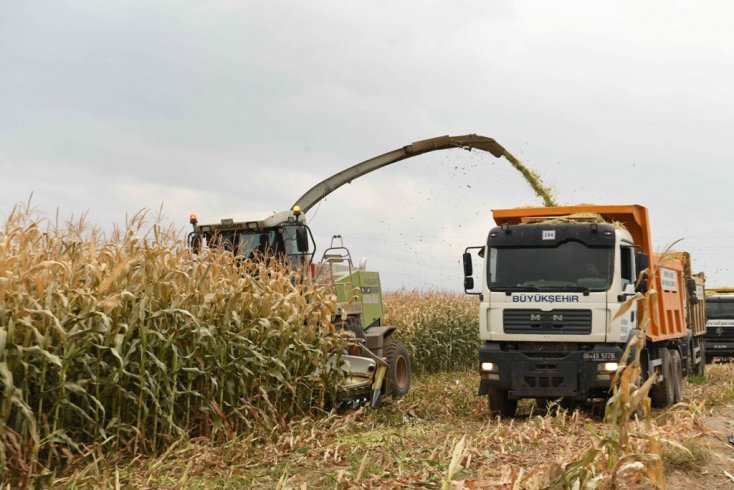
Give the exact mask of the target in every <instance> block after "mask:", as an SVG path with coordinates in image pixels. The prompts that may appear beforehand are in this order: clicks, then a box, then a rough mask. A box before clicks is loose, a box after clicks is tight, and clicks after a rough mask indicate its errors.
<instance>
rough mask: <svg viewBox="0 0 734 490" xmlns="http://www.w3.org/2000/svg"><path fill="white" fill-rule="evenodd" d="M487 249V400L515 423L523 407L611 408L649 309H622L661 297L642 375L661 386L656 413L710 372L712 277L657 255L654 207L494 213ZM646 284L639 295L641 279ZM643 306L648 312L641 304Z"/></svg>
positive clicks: (483, 350) (482, 358)
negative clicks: (643, 275)
mask: <svg viewBox="0 0 734 490" xmlns="http://www.w3.org/2000/svg"><path fill="white" fill-rule="evenodd" d="M493 216H494V220H495V222H496V224H497V225H498V226H497V227H495V228H492V229H491V230H490V232H489V235H488V237H487V242H486V244H485V245H483V246H479V247H469V248H467V251H466V253H465V254H464V273H465V276H466V278H465V289H466V290H467V292H470V293H471V292H474V291H472V290H473V289H474V280H473V266H472V255H471V253H470V250H471V249H476V250H478V251H479V255H480V256H481V257H482V258H483V262H484V264H483V267H482V280H481V281H482V284H481V291H478V292H474V294H478V295H480V299H481V305H480V319H479V325H480V339H481V347H480V351H479V364H480V373H481V381H480V388H479V393H480V395H488V399H489V409H490V411H491V412H492V413H500V414H502V415H504V416H512V415H514V413H515V411H516V409H517V401H518V400H519V399H522V398H536V399H541V400H542V399H545V400H548V399H555V398H560V397H563V398H564V399H570V400H585V399H588V398H597V397H599V398H605V397H607V396H608V395H609V389H610V386H611V380H612V377H613V375H614V373H615V372H616V370H617V368H618V367H619V363H620V362H622V359H621V357H622V354H623V352H624V349H625V345H626V344H627V342H628V341H629V340H630V339H631V338H632V337H633V336H634V335H635V334H636V333H637V332H638V322H639V320H640V317H641V315H640V313H641V312H640V311H638V305H637V304H635V305H633V306H632V307H631V308H630V309H629V310H627V311H626V312H625V313H624V314H622V315H617V313H618V312H619V311H620V308H621V306H622V305H623V304H624V303H625V301H627V299H628V298H629V297H631V296H634V295H635V293H636V292H637V291H640V292H643V293H644V292H646V291H647V290H648V288H651V289H652V288H654V289H655V290H656V291H657V295H653V296H650V298H649V299H650V300H651V303H650V304H651V305H652V311H651V312H650V313H651V314H650V323H649V326H648V329H647V339H646V346H645V349H644V352H642V353H641V354H642V355H641V361H642V364H643V372H644V373H645V375H646V376H647V377H651V376H654V377H656V379H657V382H656V383H655V385H654V386H653V388H652V390H651V393H650V395H651V398H652V401H653V405H654V406H659V407H662V406H668V405H671V404H673V403H677V402H678V401H680V400H681V398H682V389H683V388H682V386H683V383H682V378H683V376H684V374H692V373H698V374H700V375H702V374H703V370H704V365H705V353H704V345H703V334H704V332H705V318H704V314H703V308H704V294H703V290H704V280H705V278H704V276H703V274H698V275H693V274H692V273H691V263H690V256H689V255H688V254H687V253H685V252H673V253H665V254H660V255H658V254H655V253H654V252H653V249H652V242H651V233H650V227H649V219H648V212H647V209H646V208H644V207H642V206H639V205H610V206H602V205H599V206H596V205H588V206H564V207H543V208H519V209H506V210H495V211H493ZM645 269H648V270H649V271H650V277H651V278H652V279H653V283H652V284H648V282H649V281H648V280H645V281H643V282H642V283H641V284H639V285H637V282H636V281H637V278H638V275H639V273H640V272H641V271H643V270H645ZM639 307H640V308H642V307H643V306H642V304H640V305H639Z"/></svg>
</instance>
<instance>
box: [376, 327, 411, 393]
mask: <svg viewBox="0 0 734 490" xmlns="http://www.w3.org/2000/svg"><path fill="white" fill-rule="evenodd" d="M382 352H383V354H384V355H385V356H384V357H385V362H387V375H386V376H387V379H386V381H387V394H388V395H391V396H392V397H393V398H400V397H402V396H405V395H407V394H408V392H409V391H410V377H411V374H412V373H411V369H410V355H409V354H408V349H406V348H405V345H403V343H402V342H400V341H398V340H393V339H387V340H386V341H385V344H384V347H383V349H382Z"/></svg>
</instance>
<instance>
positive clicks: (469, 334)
mask: <svg viewBox="0 0 734 490" xmlns="http://www.w3.org/2000/svg"><path fill="white" fill-rule="evenodd" d="M384 303H385V322H386V324H387V325H397V326H398V330H397V331H396V333H395V335H396V336H397V337H398V338H399V339H400V340H402V341H403V343H405V345H406V347H407V348H408V351H409V352H410V355H411V363H412V366H413V371H414V372H416V373H436V372H442V371H452V370H457V369H466V368H472V367H474V368H476V367H477V363H478V352H479V302H478V301H477V300H476V299H475V298H474V297H471V296H467V295H464V294H461V293H448V292H439V291H415V290H412V291H406V290H403V291H397V292H393V293H387V294H386V295H385V296H384Z"/></svg>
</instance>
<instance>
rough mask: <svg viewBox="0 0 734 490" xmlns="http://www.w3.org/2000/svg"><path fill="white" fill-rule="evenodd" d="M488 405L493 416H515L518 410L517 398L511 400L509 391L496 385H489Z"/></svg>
mask: <svg viewBox="0 0 734 490" xmlns="http://www.w3.org/2000/svg"><path fill="white" fill-rule="evenodd" d="M487 396H488V406H489V414H490V415H491V416H495V415H500V416H502V417H514V416H515V413H516V412H517V400H510V399H509V398H508V397H507V391H506V390H503V389H501V388H497V387H496V386H490V387H489V394H488V395H487Z"/></svg>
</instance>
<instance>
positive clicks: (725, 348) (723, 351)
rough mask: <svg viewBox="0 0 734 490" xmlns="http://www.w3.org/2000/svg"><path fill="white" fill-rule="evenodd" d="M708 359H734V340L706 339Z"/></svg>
mask: <svg viewBox="0 0 734 490" xmlns="http://www.w3.org/2000/svg"><path fill="white" fill-rule="evenodd" d="M704 344H705V345H706V357H707V358H708V359H711V358H712V357H717V356H721V357H734V339H708V338H706V339H704Z"/></svg>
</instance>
